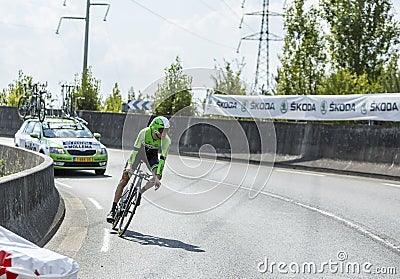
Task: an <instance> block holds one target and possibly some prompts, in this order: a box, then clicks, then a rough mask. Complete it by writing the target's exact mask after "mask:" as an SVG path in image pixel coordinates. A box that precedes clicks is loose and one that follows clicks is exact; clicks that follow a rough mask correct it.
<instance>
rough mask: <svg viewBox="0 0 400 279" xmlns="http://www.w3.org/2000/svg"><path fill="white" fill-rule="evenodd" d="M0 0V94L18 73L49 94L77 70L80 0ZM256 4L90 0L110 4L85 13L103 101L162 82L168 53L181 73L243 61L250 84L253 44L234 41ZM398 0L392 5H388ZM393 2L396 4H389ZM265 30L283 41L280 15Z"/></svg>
mask: <svg viewBox="0 0 400 279" xmlns="http://www.w3.org/2000/svg"><path fill="white" fill-rule="evenodd" d="M64 1H65V0H52V1H49V0H0V4H1V9H0V34H1V38H2V40H1V41H0V60H1V63H0V89H2V88H5V87H7V85H8V84H10V83H13V81H14V80H16V79H17V77H18V71H19V70H22V71H23V73H24V74H25V75H29V76H32V77H33V78H34V80H35V81H39V82H46V81H47V82H48V88H49V90H50V91H51V92H52V94H53V95H57V94H60V89H61V87H60V84H61V83H72V82H73V80H74V76H75V74H80V73H81V72H82V67H83V48H84V32H85V21H84V20H63V21H62V24H61V26H60V29H59V34H58V35H57V34H56V29H57V26H58V23H59V19H60V17H62V16H73V17H84V16H85V9H86V1H85V0H66V1H65V2H66V6H64V5H63V4H64ZM262 2H263V1H262V0H245V1H244V8H242V3H243V0H168V1H165V0H152V1H145V0H117V1H116V0H114V1H112V0H108V1H107V0H104V1H103V0H91V3H92V4H95V3H109V4H111V6H110V10H109V13H108V15H107V20H106V21H103V18H104V15H105V12H106V8H105V7H104V6H97V5H92V6H91V8H90V32H89V54H88V65H89V66H91V67H92V73H93V76H94V77H95V78H96V79H98V80H100V81H101V87H100V94H101V95H102V97H103V98H105V97H107V96H108V95H109V94H110V93H111V92H112V88H113V86H114V84H115V83H116V82H117V83H118V85H119V88H120V90H121V93H122V95H123V97H124V98H127V92H128V90H129V88H131V87H133V88H134V90H135V91H136V92H138V91H139V90H140V91H142V92H143V91H146V88H148V87H149V86H150V85H151V84H153V83H154V82H155V81H157V80H160V79H162V77H163V74H164V70H165V68H166V67H168V66H170V65H171V64H172V63H173V62H174V60H175V57H176V56H179V57H180V58H181V62H182V66H183V68H184V69H197V68H201V69H204V68H208V69H213V68H214V66H215V65H216V64H217V65H223V64H224V60H227V61H229V62H234V61H235V59H237V60H239V61H240V60H241V59H242V58H244V61H245V63H246V65H245V67H244V68H243V76H242V79H243V81H245V82H247V83H248V84H251V83H253V82H254V76H255V70H256V63H257V53H258V41H243V42H242V43H241V46H240V49H239V53H237V47H238V44H239V42H240V39H241V38H242V37H245V36H248V35H250V34H253V33H257V32H259V30H260V25H261V16H245V17H244V24H243V27H242V28H241V29H239V28H238V27H239V24H240V21H241V18H242V16H243V14H245V13H250V12H256V11H261V10H262ZM285 2H288V3H289V2H290V0H288V1H278V0H270V11H272V12H277V13H282V12H283V5H284V3H285ZM394 2H395V3H396V2H397V3H398V2H399V0H394ZM396 5H397V4H396ZM270 32H271V33H273V34H275V35H277V36H280V37H282V38H283V36H284V30H283V18H282V17H279V16H278V17H270ZM282 45H283V43H282V42H274V41H271V42H270V49H271V50H270V72H271V73H272V74H273V73H276V69H277V67H278V65H279V60H278V55H279V54H281V50H282Z"/></svg>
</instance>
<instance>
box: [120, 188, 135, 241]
mask: <svg viewBox="0 0 400 279" xmlns="http://www.w3.org/2000/svg"><path fill="white" fill-rule="evenodd" d="M136 195H137V189H136V188H135V189H134V190H133V193H132V196H131V197H130V199H129V201H128V204H127V206H126V208H125V211H124V212H122V215H121V217H120V221H119V227H118V235H119V236H122V235H123V234H124V233H125V232H126V230H127V229H128V227H129V224H130V223H131V221H132V218H133V215H135V211H136V207H137V205H136V203H135V200H136Z"/></svg>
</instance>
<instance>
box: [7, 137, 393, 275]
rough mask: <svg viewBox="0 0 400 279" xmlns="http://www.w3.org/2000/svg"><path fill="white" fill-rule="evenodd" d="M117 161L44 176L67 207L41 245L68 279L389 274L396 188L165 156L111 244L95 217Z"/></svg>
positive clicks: (106, 199)
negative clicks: (56, 257) (155, 180)
mask: <svg viewBox="0 0 400 279" xmlns="http://www.w3.org/2000/svg"><path fill="white" fill-rule="evenodd" d="M0 143H12V141H11V140H10V139H4V138H1V139H0ZM127 154H128V153H124V152H123V151H121V150H117V149H109V157H110V161H109V165H108V168H107V172H106V175H105V176H95V175H94V172H90V171H76V172H68V173H60V174H58V175H57V176H56V178H55V180H56V186H57V188H58V189H59V191H60V193H61V194H62V196H63V198H64V200H65V202H66V208H67V211H66V217H65V219H64V221H63V224H62V225H61V227H60V229H59V230H58V232H57V234H56V235H55V236H54V237H53V238H52V240H51V241H50V242H49V243H48V244H47V245H46V248H48V249H51V250H53V251H56V252H58V253H61V254H64V255H67V256H70V257H72V258H74V259H75V260H76V261H77V262H78V264H79V265H80V268H81V269H80V272H79V278H189V277H194V278H398V277H399V275H398V274H400V246H399V245H400V232H399V228H400V221H399V216H400V206H399V205H400V182H396V181H386V180H378V179H371V178H361V177H354V176H341V175H337V174H325V173H318V172H308V171H299V170H293V169H282V168H274V169H273V170H272V173H271V169H270V168H267V167H258V166H254V165H246V164H241V163H230V162H222V161H216V162H214V161H212V160H208V159H206V160H199V159H195V158H189V157H183V158H179V157H178V156H172V155H171V156H169V157H168V160H167V167H166V170H165V175H164V178H163V186H162V187H161V188H160V189H159V190H158V191H154V190H152V189H151V190H149V191H148V192H146V193H145V195H144V197H145V198H146V199H145V200H143V201H142V204H141V205H140V207H139V209H138V211H137V214H136V215H135V217H134V219H133V222H132V223H131V225H130V228H129V230H128V231H127V233H126V236H125V237H122V238H121V237H118V236H117V235H116V233H115V232H114V231H112V230H111V228H110V225H109V224H107V223H106V221H105V217H106V214H107V212H108V211H109V209H110V206H111V201H112V197H113V192H114V190H115V186H116V184H117V182H118V180H119V178H120V174H121V170H122V167H123V165H124V161H125V158H126V157H127ZM124 156H125V157H124ZM270 174H271V175H270ZM268 178H269V179H268ZM262 186H264V187H263V189H262V190H261V188H262ZM249 189H255V190H256V191H257V190H261V192H260V194H259V195H258V196H256V197H255V198H253V199H250V198H249V194H250V195H251V196H253V195H254V194H255V192H254V191H253V192H249ZM267 267H268V268H267ZM358 268H360V271H359V272H357V271H358ZM378 273H380V274H378ZM384 273H386V274H384ZM388 273H397V274H393V275H389V274H388Z"/></svg>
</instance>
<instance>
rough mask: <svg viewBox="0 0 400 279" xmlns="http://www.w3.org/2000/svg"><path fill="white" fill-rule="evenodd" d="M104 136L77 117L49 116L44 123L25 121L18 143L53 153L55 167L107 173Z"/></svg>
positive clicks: (51, 155)
mask: <svg viewBox="0 0 400 279" xmlns="http://www.w3.org/2000/svg"><path fill="white" fill-rule="evenodd" d="M100 136H101V135H100V134H98V133H94V134H92V132H91V131H90V130H89V129H88V128H87V127H86V126H85V124H84V123H82V122H81V121H78V120H76V119H74V118H60V117H48V118H46V119H45V120H44V121H43V123H41V122H39V120H38V119H34V118H33V119H28V120H26V121H24V123H23V124H22V126H21V127H20V129H19V130H18V131H17V133H16V134H15V136H14V143H15V146H18V147H22V148H26V149H30V150H33V151H36V152H39V153H42V154H45V155H47V156H50V157H51V158H52V159H53V161H54V169H75V170H94V171H95V173H96V174H97V175H103V174H104V173H105V171H106V168H107V160H108V154H107V149H106V147H105V146H104V145H103V144H102V143H100V141H99V139H100Z"/></svg>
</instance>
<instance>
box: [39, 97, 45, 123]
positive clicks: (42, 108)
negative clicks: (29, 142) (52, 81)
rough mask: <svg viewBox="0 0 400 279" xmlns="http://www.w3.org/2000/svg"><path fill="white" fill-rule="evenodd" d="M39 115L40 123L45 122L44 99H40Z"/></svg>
mask: <svg viewBox="0 0 400 279" xmlns="http://www.w3.org/2000/svg"><path fill="white" fill-rule="evenodd" d="M37 114H38V118H39V121H40V122H43V121H44V118H45V117H46V104H45V102H44V101H43V99H40V102H39V107H38V110H37Z"/></svg>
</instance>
